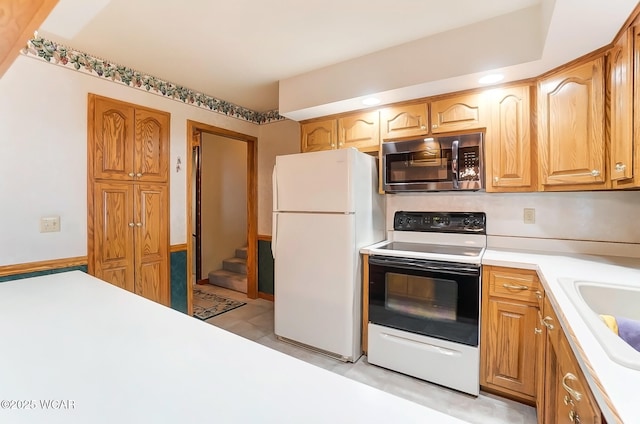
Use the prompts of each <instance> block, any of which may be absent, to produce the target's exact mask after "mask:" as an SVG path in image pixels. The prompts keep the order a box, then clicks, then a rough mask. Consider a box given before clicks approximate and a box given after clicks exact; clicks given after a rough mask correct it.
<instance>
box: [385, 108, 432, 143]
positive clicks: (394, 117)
mask: <svg viewBox="0 0 640 424" xmlns="http://www.w3.org/2000/svg"><path fill="white" fill-rule="evenodd" d="M428 133H429V116H428V112H427V104H426V103H416V104H408V105H401V106H390V107H386V108H384V109H382V110H380V138H381V139H382V141H385V140H393V139H398V138H407V137H419V136H423V135H427V134H428Z"/></svg>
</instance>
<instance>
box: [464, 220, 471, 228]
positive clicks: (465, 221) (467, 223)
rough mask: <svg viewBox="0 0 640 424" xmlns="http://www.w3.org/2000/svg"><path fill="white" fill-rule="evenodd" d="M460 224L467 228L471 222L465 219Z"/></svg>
mask: <svg viewBox="0 0 640 424" xmlns="http://www.w3.org/2000/svg"><path fill="white" fill-rule="evenodd" d="M462 223H463V224H464V226H465V227H466V226H468V225H469V224H470V223H471V220H470V219H469V218H465V219H463V220H462Z"/></svg>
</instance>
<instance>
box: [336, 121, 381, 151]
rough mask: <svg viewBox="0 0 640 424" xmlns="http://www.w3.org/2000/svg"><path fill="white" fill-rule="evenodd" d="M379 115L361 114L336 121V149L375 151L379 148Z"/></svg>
mask: <svg viewBox="0 0 640 424" xmlns="http://www.w3.org/2000/svg"><path fill="white" fill-rule="evenodd" d="M379 116H380V114H379V113H378V111H373V112H362V113H356V114H353V115H347V116H343V117H341V118H339V119H338V148H339V149H342V148H346V147H355V148H357V149H359V150H363V151H375V150H378V148H379V146H380V119H379Z"/></svg>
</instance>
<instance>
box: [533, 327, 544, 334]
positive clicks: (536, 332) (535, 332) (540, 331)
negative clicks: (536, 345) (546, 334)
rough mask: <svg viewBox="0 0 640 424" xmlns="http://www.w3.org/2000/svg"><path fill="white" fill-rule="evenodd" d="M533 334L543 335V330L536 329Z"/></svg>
mask: <svg viewBox="0 0 640 424" xmlns="http://www.w3.org/2000/svg"><path fill="white" fill-rule="evenodd" d="M533 334H542V328H538V327H536V328H534V329H533Z"/></svg>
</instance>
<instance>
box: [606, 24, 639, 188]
mask: <svg viewBox="0 0 640 424" xmlns="http://www.w3.org/2000/svg"><path fill="white" fill-rule="evenodd" d="M633 30H634V28H630V29H629V30H627V31H626V32H625V33H624V34H622V36H621V37H620V39H619V40H618V41H617V42H616V44H615V45H614V46H613V48H612V49H611V50H610V51H609V55H608V58H609V72H610V81H611V87H610V89H611V155H610V158H611V162H610V166H609V167H610V169H611V180H612V181H617V180H624V179H628V178H632V177H633V48H632V47H633V40H634V31H633Z"/></svg>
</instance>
